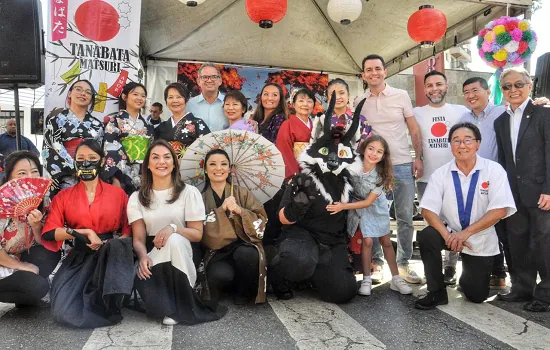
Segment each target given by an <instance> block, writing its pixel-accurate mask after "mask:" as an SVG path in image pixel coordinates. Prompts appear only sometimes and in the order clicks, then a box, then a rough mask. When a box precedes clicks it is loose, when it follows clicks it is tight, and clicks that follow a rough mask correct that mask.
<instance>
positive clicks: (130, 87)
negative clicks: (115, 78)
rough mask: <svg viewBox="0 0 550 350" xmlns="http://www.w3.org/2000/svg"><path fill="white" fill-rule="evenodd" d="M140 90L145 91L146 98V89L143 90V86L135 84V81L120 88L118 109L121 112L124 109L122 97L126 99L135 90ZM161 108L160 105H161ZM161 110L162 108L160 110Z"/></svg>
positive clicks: (124, 103)
mask: <svg viewBox="0 0 550 350" xmlns="http://www.w3.org/2000/svg"><path fill="white" fill-rule="evenodd" d="M138 87H140V88H142V89H143V91H145V96H147V89H146V88H145V85H143V84H141V83H137V82H135V81H132V82H130V83H128V84H126V85H124V87H123V88H122V92H121V93H120V96H119V97H118V109H120V110H123V109H126V101H125V100H124V99H123V98H122V95H125V96H126V98H128V95H129V94H130V92H132V91H134V90H135V89H136V88H138ZM161 106H162V105H161ZM161 110H162V108H161Z"/></svg>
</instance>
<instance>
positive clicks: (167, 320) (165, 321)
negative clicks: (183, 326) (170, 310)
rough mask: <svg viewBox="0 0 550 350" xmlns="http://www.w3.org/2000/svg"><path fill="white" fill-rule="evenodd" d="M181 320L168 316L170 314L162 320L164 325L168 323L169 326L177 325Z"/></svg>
mask: <svg viewBox="0 0 550 350" xmlns="http://www.w3.org/2000/svg"><path fill="white" fill-rule="evenodd" d="M178 323H179V322H178V321H176V320H174V319H172V318H170V317H168V316H165V317H164V319H163V320H162V324H164V325H167V326H175V325H177V324H178Z"/></svg>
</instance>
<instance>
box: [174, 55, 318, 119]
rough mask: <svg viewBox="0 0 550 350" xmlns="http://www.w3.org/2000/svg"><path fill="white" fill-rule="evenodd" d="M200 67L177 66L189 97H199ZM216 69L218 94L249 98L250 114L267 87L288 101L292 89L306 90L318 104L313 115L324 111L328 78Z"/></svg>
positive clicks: (262, 70) (266, 70)
mask: <svg viewBox="0 0 550 350" xmlns="http://www.w3.org/2000/svg"><path fill="white" fill-rule="evenodd" d="M200 66H201V64H200V63H192V62H179V64H178V81H179V82H181V83H183V84H185V85H186V86H187V88H188V89H189V91H190V92H191V96H192V97H193V96H197V95H198V94H200V89H199V87H198V85H197V83H196V81H197V76H198V68H199V67H200ZM218 67H219V69H220V71H221V73H222V81H223V82H222V86H221V87H220V90H221V91H228V90H240V91H241V92H242V93H243V94H244V95H245V96H246V97H247V98H248V104H249V111H254V110H255V109H256V105H257V103H258V101H259V97H260V92H261V90H262V87H263V86H264V85H265V84H266V83H277V84H279V85H280V86H281V87H282V88H283V93H284V94H285V99H286V100H287V101H289V97H290V93H291V92H292V91H293V90H294V89H297V88H301V87H307V88H309V89H311V91H313V92H314V93H315V97H316V100H317V101H316V103H315V108H314V110H313V113H314V114H316V113H318V112H321V111H323V107H322V104H324V103H326V97H325V95H324V93H325V90H326V88H327V84H328V74H321V73H314V72H303V71H295V70H284V69H269V68H256V67H244V66H231V65H218Z"/></svg>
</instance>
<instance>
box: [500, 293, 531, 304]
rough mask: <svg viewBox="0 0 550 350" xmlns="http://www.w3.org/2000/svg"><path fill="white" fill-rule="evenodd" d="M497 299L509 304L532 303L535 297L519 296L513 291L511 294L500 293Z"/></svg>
mask: <svg viewBox="0 0 550 350" xmlns="http://www.w3.org/2000/svg"><path fill="white" fill-rule="evenodd" d="M497 299H498V300H502V301H508V302H514V301H531V300H533V296H532V295H529V294H519V293H516V292H514V291H512V292H510V293H503V294H501V293H498V295H497Z"/></svg>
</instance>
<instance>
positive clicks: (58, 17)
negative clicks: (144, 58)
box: [44, 0, 143, 120]
mask: <svg viewBox="0 0 550 350" xmlns="http://www.w3.org/2000/svg"><path fill="white" fill-rule="evenodd" d="M47 1H48V2H49V4H48V5H49V11H48V32H47V33H46V37H47V39H48V41H47V48H46V86H45V88H46V95H45V108H44V112H45V114H46V115H50V114H51V113H52V111H54V110H56V109H59V108H66V106H67V105H66V98H67V93H68V91H69V88H70V87H71V85H72V84H73V83H74V82H76V81H78V80H82V79H86V80H89V81H90V82H91V83H92V85H93V87H94V89H95V90H96V92H97V95H96V98H95V105H94V109H93V115H94V116H95V117H97V118H98V119H99V120H103V119H104V117H105V116H107V115H109V114H113V113H116V112H117V111H118V105H117V104H116V102H117V100H118V97H119V95H120V93H121V91H122V88H123V87H124V85H125V84H126V83H128V82H131V81H136V82H141V81H142V80H143V69H142V68H141V63H140V60H139V30H140V16H141V0H131V1H130V0H108V1H104V0H70V1H69V0H47Z"/></svg>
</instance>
